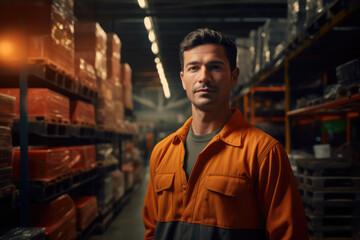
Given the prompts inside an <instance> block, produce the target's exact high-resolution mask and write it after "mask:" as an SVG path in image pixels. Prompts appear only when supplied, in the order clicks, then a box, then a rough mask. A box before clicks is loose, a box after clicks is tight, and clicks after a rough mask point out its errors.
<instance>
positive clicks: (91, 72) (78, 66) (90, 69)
mask: <svg viewBox="0 0 360 240" xmlns="http://www.w3.org/2000/svg"><path fill="white" fill-rule="evenodd" d="M75 75H76V76H77V77H78V78H79V82H80V83H81V85H83V86H85V87H88V88H89V89H91V90H93V91H96V92H97V91H98V87H97V81H96V74H95V68H94V66H93V65H91V64H89V63H88V62H86V61H85V60H84V59H83V58H76V59H75Z"/></svg>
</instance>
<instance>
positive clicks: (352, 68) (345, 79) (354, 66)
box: [336, 58, 360, 87]
mask: <svg viewBox="0 0 360 240" xmlns="http://www.w3.org/2000/svg"><path fill="white" fill-rule="evenodd" d="M336 78H337V82H338V84H340V86H341V87H350V86H352V85H359V84H360V58H357V59H354V60H351V61H349V62H347V63H344V64H342V65H340V66H338V67H337V68H336Z"/></svg>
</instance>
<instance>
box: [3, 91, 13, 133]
mask: <svg viewBox="0 0 360 240" xmlns="http://www.w3.org/2000/svg"><path fill="white" fill-rule="evenodd" d="M15 100H16V99H15V97H13V96H10V95H8V94H2V93H0V126H8V127H11V126H12V122H13V119H14V117H15Z"/></svg>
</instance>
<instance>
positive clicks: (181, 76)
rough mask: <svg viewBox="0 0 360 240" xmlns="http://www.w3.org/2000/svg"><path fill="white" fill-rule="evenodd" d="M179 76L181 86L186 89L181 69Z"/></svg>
mask: <svg viewBox="0 0 360 240" xmlns="http://www.w3.org/2000/svg"><path fill="white" fill-rule="evenodd" d="M180 78H181V83H182V87H183V89H184V90H185V91H186V86H185V83H184V80H183V78H184V73H183V71H181V72H180Z"/></svg>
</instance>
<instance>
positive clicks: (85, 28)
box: [75, 22, 107, 80]
mask: <svg viewBox="0 0 360 240" xmlns="http://www.w3.org/2000/svg"><path fill="white" fill-rule="evenodd" d="M106 41H107V35H106V33H105V31H104V30H103V29H102V27H101V26H100V24H99V23H97V22H76V24H75V56H76V58H83V59H85V61H86V62H88V63H90V64H91V65H92V66H94V68H95V73H96V76H97V77H99V78H101V79H103V80H106V79H107V61H106Z"/></svg>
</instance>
